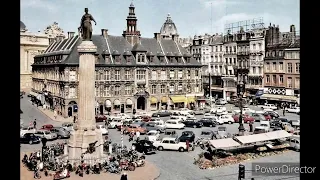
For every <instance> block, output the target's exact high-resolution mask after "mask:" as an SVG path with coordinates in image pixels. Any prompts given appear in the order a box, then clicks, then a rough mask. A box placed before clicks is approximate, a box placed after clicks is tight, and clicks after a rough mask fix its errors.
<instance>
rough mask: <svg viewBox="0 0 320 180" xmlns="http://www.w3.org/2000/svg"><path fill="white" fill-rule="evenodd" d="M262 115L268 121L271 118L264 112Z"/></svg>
mask: <svg viewBox="0 0 320 180" xmlns="http://www.w3.org/2000/svg"><path fill="white" fill-rule="evenodd" d="M263 116H264V117H265V118H266V120H267V121H270V119H272V118H271V116H270V115H269V114H264V115H263Z"/></svg>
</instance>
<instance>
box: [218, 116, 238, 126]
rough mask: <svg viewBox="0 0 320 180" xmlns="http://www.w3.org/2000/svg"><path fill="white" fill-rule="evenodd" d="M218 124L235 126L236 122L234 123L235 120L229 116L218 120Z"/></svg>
mask: <svg viewBox="0 0 320 180" xmlns="http://www.w3.org/2000/svg"><path fill="white" fill-rule="evenodd" d="M217 122H218V124H220V125H222V124H225V123H228V124H233V123H234V122H235V121H234V119H233V118H232V116H231V115H229V114H227V115H221V116H220V117H219V118H218V119H217Z"/></svg>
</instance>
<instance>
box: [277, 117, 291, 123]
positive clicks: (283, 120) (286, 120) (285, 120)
mask: <svg viewBox="0 0 320 180" xmlns="http://www.w3.org/2000/svg"><path fill="white" fill-rule="evenodd" d="M276 120H277V121H280V122H286V123H290V121H289V120H288V119H287V118H277V119H276Z"/></svg>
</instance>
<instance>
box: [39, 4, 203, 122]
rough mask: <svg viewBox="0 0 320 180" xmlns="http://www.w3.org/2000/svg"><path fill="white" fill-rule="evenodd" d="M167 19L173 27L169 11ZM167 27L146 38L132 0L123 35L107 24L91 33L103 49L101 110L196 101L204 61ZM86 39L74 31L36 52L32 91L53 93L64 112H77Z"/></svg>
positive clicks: (52, 103)
mask: <svg viewBox="0 0 320 180" xmlns="http://www.w3.org/2000/svg"><path fill="white" fill-rule="evenodd" d="M167 21H170V23H167ZM167 21H166V23H165V24H164V26H167V25H168V26H169V25H171V26H172V23H173V22H172V20H171V18H170V16H169V17H168V18H167ZM171 22H172V23H171ZM164 26H163V27H162V28H161V31H160V33H155V36H154V38H144V37H141V34H140V31H138V28H137V18H136V16H135V7H134V5H133V4H132V3H131V5H130V7H129V15H128V17H127V29H126V30H125V31H123V33H122V36H113V35H109V34H108V30H107V29H102V30H101V34H98V35H93V36H92V41H93V43H94V44H95V45H96V46H97V48H98V51H97V53H96V100H97V105H96V112H97V113H101V114H105V113H107V112H132V110H133V109H137V110H146V111H150V110H158V109H169V108H177V107H185V106H196V105H197V103H196V98H197V96H203V90H202V80H201V73H202V70H201V67H202V65H201V64H200V63H198V62H197V61H196V60H195V59H194V58H193V57H192V55H191V54H189V53H187V52H186V50H185V49H184V48H182V47H181V46H180V45H179V44H178V43H177V39H178V37H177V33H175V34H171V36H170V34H169V35H164V34H163V33H164V32H163V31H162V30H163V29H167V30H168V29H170V28H167V27H164ZM174 27H175V26H174ZM171 30H172V29H171ZM175 31H176V30H175ZM176 32H177V31H176ZM161 33H162V34H161ZM168 36H170V37H168ZM81 41H82V40H81V38H80V37H79V35H75V33H73V32H69V33H68V38H67V39H60V40H56V41H55V42H54V43H52V44H51V45H50V46H49V47H48V48H47V50H46V51H45V52H44V54H41V55H38V56H36V57H35V63H34V64H33V91H34V92H35V93H39V94H42V93H44V94H48V99H51V100H49V103H50V106H51V107H54V108H56V109H57V110H58V111H59V112H60V114H61V115H63V116H65V117H67V116H72V115H74V113H76V112H77V98H78V97H77V94H78V65H79V55H78V52H77V46H78V45H79V44H80V43H81Z"/></svg>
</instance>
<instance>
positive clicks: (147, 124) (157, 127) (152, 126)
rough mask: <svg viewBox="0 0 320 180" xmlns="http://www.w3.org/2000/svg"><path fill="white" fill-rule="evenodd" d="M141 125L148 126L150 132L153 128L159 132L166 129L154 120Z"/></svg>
mask: <svg viewBox="0 0 320 180" xmlns="http://www.w3.org/2000/svg"><path fill="white" fill-rule="evenodd" d="M141 127H144V128H146V129H147V132H149V131H151V130H155V131H158V132H164V129H165V128H161V127H159V126H158V125H157V123H156V122H152V121H150V122H147V123H142V124H141Z"/></svg>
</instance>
